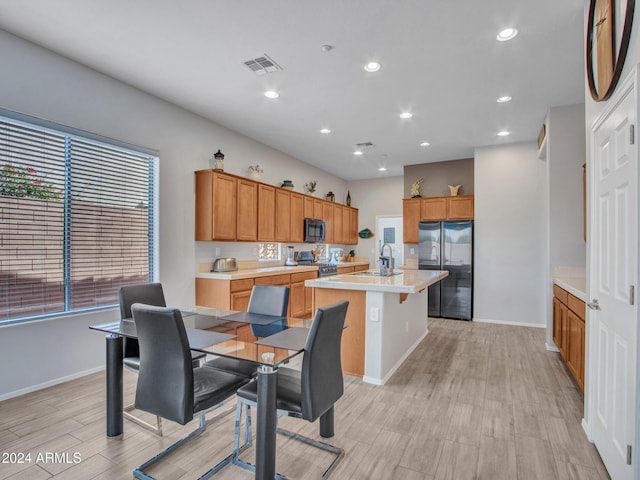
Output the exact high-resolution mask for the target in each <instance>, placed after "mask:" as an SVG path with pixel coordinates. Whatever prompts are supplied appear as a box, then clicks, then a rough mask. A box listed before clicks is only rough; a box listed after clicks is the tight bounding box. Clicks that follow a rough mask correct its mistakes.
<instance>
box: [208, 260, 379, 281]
mask: <svg viewBox="0 0 640 480" xmlns="http://www.w3.org/2000/svg"><path fill="white" fill-rule="evenodd" d="M356 265H367V266H368V265H369V262H342V263H338V264H337V266H338V267H355V266H356ZM317 270H318V266H317V265H296V266H294V267H286V266H284V265H281V266H277V267H266V268H248V269H243V270H237V271H235V272H201V273H197V274H196V277H197V278H212V279H216V280H242V279H244V278H255V277H268V276H271V275H280V274H287V273H301V272H314V271H317Z"/></svg>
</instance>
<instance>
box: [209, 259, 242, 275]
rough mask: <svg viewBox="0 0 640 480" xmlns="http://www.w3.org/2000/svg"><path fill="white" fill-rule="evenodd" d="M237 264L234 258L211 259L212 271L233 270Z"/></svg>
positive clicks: (236, 268)
mask: <svg viewBox="0 0 640 480" xmlns="http://www.w3.org/2000/svg"><path fill="white" fill-rule="evenodd" d="M236 270H238V265H237V263H236V259H235V258H216V259H215V260H214V261H213V268H212V269H211V271H212V272H235V271H236Z"/></svg>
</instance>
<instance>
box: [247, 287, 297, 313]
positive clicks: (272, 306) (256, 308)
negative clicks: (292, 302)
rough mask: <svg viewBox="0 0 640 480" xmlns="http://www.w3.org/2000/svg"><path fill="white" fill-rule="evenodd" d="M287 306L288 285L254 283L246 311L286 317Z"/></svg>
mask: <svg viewBox="0 0 640 480" xmlns="http://www.w3.org/2000/svg"><path fill="white" fill-rule="evenodd" d="M288 307H289V287H283V286H279V285H254V286H253V289H252V290H251V297H249V307H248V308H247V312H251V313H260V314H262V315H274V316H278V317H286V316H287V308H288Z"/></svg>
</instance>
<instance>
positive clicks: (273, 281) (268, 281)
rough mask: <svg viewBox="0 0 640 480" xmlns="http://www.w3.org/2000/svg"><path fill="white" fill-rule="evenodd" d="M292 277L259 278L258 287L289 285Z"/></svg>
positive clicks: (257, 279) (273, 276)
mask: <svg viewBox="0 0 640 480" xmlns="http://www.w3.org/2000/svg"><path fill="white" fill-rule="evenodd" d="M290 277H291V276H290V275H289V274H288V273H287V274H285V275H270V276H268V277H257V278H256V285H258V284H260V285H289V281H290Z"/></svg>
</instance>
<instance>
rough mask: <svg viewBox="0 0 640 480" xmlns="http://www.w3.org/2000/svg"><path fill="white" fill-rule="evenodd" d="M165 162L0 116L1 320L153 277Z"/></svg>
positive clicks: (95, 302)
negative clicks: (158, 179) (158, 190)
mask: <svg viewBox="0 0 640 480" xmlns="http://www.w3.org/2000/svg"><path fill="white" fill-rule="evenodd" d="M156 161H157V159H156V158H155V157H151V156H149V155H147V154H141V153H137V152H133V151H128V150H124V149H122V148H119V147H116V146H111V145H108V144H105V143H101V142H97V141H94V140H91V139H85V138H81V137H79V136H76V135H68V134H65V133H60V132H56V131H53V130H50V129H45V128H42V127H38V126H34V125H28V124H24V123H22V122H16V121H14V120H11V119H7V118H3V117H0V221H1V222H0V322H5V323H6V322H11V321H14V320H20V319H28V318H31V317H40V316H43V315H49V314H55V313H63V312H70V311H79V310H84V309H89V308H96V307H102V306H107V305H113V304H115V303H117V291H118V288H119V287H120V286H122V285H131V284H136V283H146V282H149V281H152V280H153V278H152V276H153V275H152V272H153V262H154V258H153V257H154V245H153V240H154V215H153V212H154V211H155V208H154V206H155V192H154V184H155V182H154V175H155V162H156Z"/></svg>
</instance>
